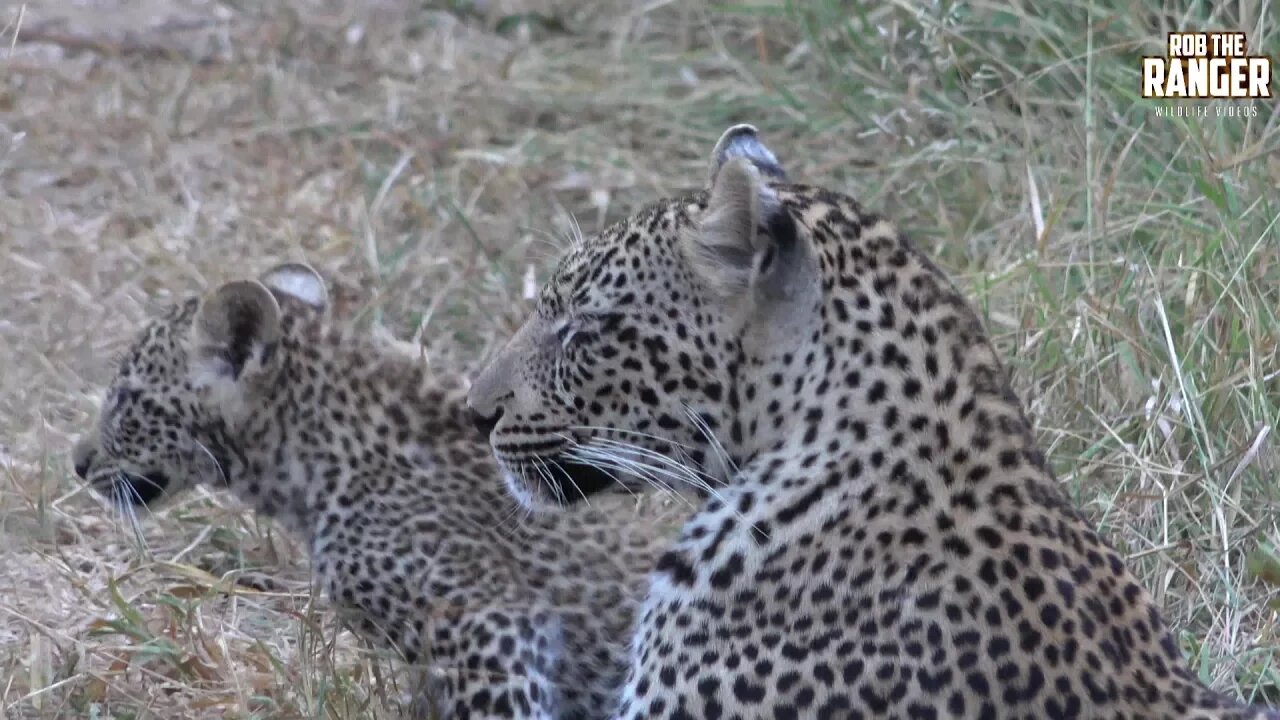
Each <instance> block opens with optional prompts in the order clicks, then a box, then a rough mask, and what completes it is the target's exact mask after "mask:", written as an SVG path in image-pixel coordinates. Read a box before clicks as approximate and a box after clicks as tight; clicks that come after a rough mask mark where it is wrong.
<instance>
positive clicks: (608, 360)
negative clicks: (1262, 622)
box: [470, 126, 1280, 720]
mask: <svg viewBox="0 0 1280 720" xmlns="http://www.w3.org/2000/svg"><path fill="white" fill-rule="evenodd" d="M712 157H713V160H712V163H711V173H710V175H711V182H710V187H709V189H708V190H707V191H704V192H700V193H697V194H694V195H691V196H688V197H681V198H677V199H671V200H665V201H662V202H659V203H657V204H655V205H653V206H651V207H649V208H648V209H646V210H643V211H641V212H639V213H638V214H636V215H634V216H633V217H630V218H628V219H626V220H624V221H622V222H620V223H618V224H616V225H614V226H612V227H610V228H608V229H606V230H604V231H603V232H602V233H601V234H600V235H599V236H597V237H594V238H591V239H588V240H586V241H585V242H583V243H582V244H581V245H580V246H578V247H575V248H573V249H572V250H571V251H570V252H569V253H568V254H567V255H566V256H565V258H564V259H563V260H562V262H561V263H560V265H559V267H558V269H557V270H556V272H555V274H554V275H553V277H552V278H551V279H550V281H549V282H548V283H547V284H546V286H545V287H544V288H543V289H542V291H541V295H540V298H539V300H538V304H537V307H536V309H535V311H534V313H533V315H532V317H530V319H529V320H528V321H527V322H526V323H525V324H524V326H523V327H522V328H521V329H520V330H519V331H518V332H517V333H516V335H515V336H514V337H513V339H512V340H511V341H510V343H509V344H508V345H507V346H506V347H505V348H504V349H503V350H502V351H501V352H500V353H499V354H498V356H497V357H496V358H494V359H493V360H492V362H491V363H490V365H489V367H488V369H487V370H486V371H485V372H484V373H482V374H481V376H480V377H479V378H478V379H477V381H476V383H475V385H474V386H473V388H472V391H471V395H470V404H471V406H472V408H473V409H474V410H475V412H476V413H477V414H478V415H479V416H480V417H482V418H484V419H485V420H486V421H487V422H488V424H489V426H490V428H491V444H492V446H493V449H494V453H495V456H496V457H497V458H498V460H499V461H500V463H501V464H502V465H503V466H504V467H505V468H506V469H507V470H508V471H509V472H510V473H511V474H512V476H513V478H515V481H516V482H517V483H518V484H519V485H520V486H521V492H522V494H523V495H524V496H525V497H527V498H530V499H531V501H532V502H534V503H538V504H540V505H546V504H548V501H549V500H552V499H561V498H567V499H573V498H574V497H575V496H576V495H575V493H573V492H566V488H568V487H570V486H571V485H576V486H577V487H580V488H582V489H584V491H588V492H589V491H590V490H591V489H600V488H603V487H607V486H608V485H610V484H611V483H612V482H613V481H614V480H617V481H619V482H622V483H624V484H627V485H629V486H632V487H641V486H644V485H646V484H649V483H648V482H647V481H649V480H651V479H652V478H650V477H648V476H646V474H645V472H643V471H640V472H628V469H629V468H630V469H631V470H636V468H635V467H634V466H633V465H628V464H627V463H626V462H617V461H614V462H611V461H610V459H609V458H607V457H604V456H603V455H602V454H600V453H597V454H596V455H593V456H590V457H589V458H587V460H590V461H589V462H587V461H584V457H586V456H584V455H583V453H582V452H581V450H580V449H581V448H584V447H588V448H589V447H597V448H599V447H614V448H621V447H622V443H624V442H625V443H626V444H628V445H630V446H632V447H631V449H630V450H626V451H623V450H619V452H622V453H624V455H625V453H630V454H631V455H629V456H626V457H634V456H636V455H637V454H643V455H644V456H645V457H649V456H650V455H656V454H660V455H663V456H665V457H667V458H670V459H674V460H675V461H677V462H679V463H682V464H686V465H688V466H689V467H691V468H692V472H690V473H689V475H690V476H696V477H700V478H705V477H711V478H715V479H718V480H721V481H722V483H723V484H720V485H716V484H713V483H708V484H707V486H706V487H704V488H702V489H703V492H704V495H705V496H706V497H705V499H704V501H703V503H702V505H701V507H700V509H699V510H698V512H697V513H696V514H695V515H694V516H693V517H692V519H690V520H689V522H688V523H687V525H686V526H685V527H684V530H683V532H682V535H681V537H680V538H679V540H678V542H677V543H676V544H675V545H674V547H673V548H672V549H671V550H670V551H669V552H667V553H666V554H665V555H664V556H663V558H662V559H661V561H660V562H659V565H658V568H657V572H656V573H655V575H654V577H653V579H652V581H651V584H650V587H649V591H648V596H647V599H646V601H645V604H644V609H643V612H642V617H641V619H640V624H639V628H638V630H637V633H636V636H635V639H634V652H633V657H632V662H633V666H632V669H631V673H630V676H629V680H628V682H627V685H626V687H625V689H624V691H623V696H622V700H621V705H620V709H619V711H618V716H619V717H621V718H627V719H639V718H672V719H677V718H678V719H692V718H698V719H699V720H701V719H719V718H724V719H729V718H736V719H741V720H745V719H748V718H779V719H781V718H889V717H892V718H920V719H924V718H961V717H968V718H1047V719H1055V720H1056V719H1062V718H1117V719H1119V718H1167V719H1169V720H1174V719H1178V720H1182V719H1184V718H1250V717H1270V718H1280V714H1278V713H1274V712H1268V711H1263V710H1260V709H1249V708H1245V707H1243V706H1241V705H1240V704H1239V703H1238V702H1237V701H1235V700H1234V699H1232V698H1228V697H1225V696H1224V695H1221V694H1219V693H1216V692H1213V691H1211V690H1210V689H1208V688H1206V687H1205V686H1204V685H1202V684H1201V683H1200V681H1199V680H1198V679H1197V678H1196V676H1195V675H1194V674H1192V672H1191V671H1190V670H1189V669H1188V667H1187V662H1186V660H1185V658H1183V656H1182V654H1181V653H1180V652H1179V649H1178V646H1177V644H1176V643H1175V642H1174V640H1173V637H1172V636H1171V635H1170V632H1169V629H1168V628H1167V627H1166V625H1165V623H1164V621H1163V620H1162V619H1161V616H1160V612H1159V610H1158V609H1157V608H1156V606H1155V604H1154V602H1153V601H1152V598H1151V596H1150V595H1149V594H1148V592H1147V591H1146V590H1145V589H1144V588H1143V587H1142V585H1141V584H1140V583H1139V582H1138V580H1137V579H1136V578H1135V577H1134V576H1133V574H1132V573H1130V571H1129V570H1128V569H1127V568H1126V566H1125V562H1124V560H1123V558H1122V557H1121V556H1120V555H1119V554H1118V553H1117V552H1116V550H1115V549H1114V548H1113V547H1112V546H1111V545H1109V544H1108V543H1107V541H1105V540H1104V539H1103V538H1102V537H1100V536H1099V535H1098V533H1097V532H1096V531H1095V529H1094V527H1093V525H1092V524H1091V523H1090V522H1089V521H1088V520H1087V519H1086V518H1084V517H1083V516H1082V515H1081V514H1080V513H1079V512H1078V511H1077V510H1076V509H1075V508H1074V507H1073V506H1072V505H1071V504H1070V502H1069V501H1068V500H1067V498H1066V497H1065V496H1064V493H1063V491H1062V490H1061V488H1060V485H1059V482H1058V481H1057V480H1056V479H1055V478H1054V476H1053V474H1052V473H1051V471H1050V469H1049V467H1048V466H1047V464H1046V462H1045V458H1044V456H1043V454H1042V453H1041V451H1040V450H1039V449H1038V448H1037V447H1036V443H1035V441H1034V439H1033V436H1032V431H1031V425H1030V423H1029V422H1028V420H1027V418H1026V416H1025V414H1024V412H1023V409H1022V406H1021V404H1020V401H1019V400H1018V398H1017V397H1015V395H1014V393H1013V392H1012V391H1011V390H1010V386H1009V384H1008V381H1007V379H1006V373H1005V370H1004V369H1003V368H1002V366H1001V363H1000V361H999V359H998V358H997V355H996V353H995V351H994V350H993V348H992V345H991V343H990V342H989V340H988V338H987V334H986V332H985V331H984V329H983V327H982V324H981V322H980V321H979V319H978V317H977V316H976V314H975V313H974V312H973V310H972V309H971V307H970V305H969V303H968V302H967V301H966V300H965V299H964V297H963V296H962V295H961V294H960V293H959V292H957V290H956V289H955V287H954V286H953V285H952V283H951V282H950V281H949V280H948V278H947V277H946V276H945V275H944V274H943V273H942V272H941V271H940V270H939V269H938V268H937V267H936V266H935V265H934V264H933V263H932V262H930V261H929V260H928V259H927V258H926V257H925V256H924V255H923V254H922V253H921V252H919V251H918V250H917V249H916V248H915V247H913V246H912V244H911V243H909V242H908V241H907V240H906V239H905V238H904V237H903V236H902V235H901V234H900V233H899V232H898V231H897V230H896V229H895V228H894V227H893V226H892V225H891V224H890V223H888V222H887V221H885V220H883V219H881V218H879V217H877V216H876V215H874V214H872V213H870V212H868V211H867V210H865V209H863V208H862V206H860V205H859V204H858V203H857V202H856V201H854V200H853V199H851V198H849V197H846V196H844V195H841V194H838V193H835V192H832V191H829V190H825V189H822V188H819V187H811V186H804V185H797V184H791V183H789V182H787V181H786V179H785V173H783V172H782V170H781V168H780V167H779V166H778V165H777V161H776V159H775V158H774V156H773V154H772V153H771V152H769V151H768V150H767V149H766V148H764V146H763V145H762V144H761V143H760V142H759V141H758V139H757V136H756V133H755V131H754V129H752V128H750V127H748V126H739V127H736V128H732V129H731V130H730V131H729V132H727V133H726V134H725V137H724V138H723V139H722V140H721V142H720V144H719V145H718V146H717V148H716V150H715V151H714V152H713V153H712ZM624 459H625V457H624ZM552 461H557V462H556V463H553V464H557V465H558V466H559V467H562V468H564V472H562V473H560V474H558V475H556V476H554V477H552V478H550V479H547V478H545V477H541V476H538V475H536V474H533V473H530V472H527V468H529V467H532V466H535V465H538V464H546V463H549V462H552ZM658 464H659V465H660V464H661V463H658ZM605 470H607V471H608V472H607V473H602V471H605ZM641 470H642V469H641ZM605 475H607V476H608V477H606V476H605Z"/></svg>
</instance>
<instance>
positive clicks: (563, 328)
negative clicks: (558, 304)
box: [555, 317, 581, 349]
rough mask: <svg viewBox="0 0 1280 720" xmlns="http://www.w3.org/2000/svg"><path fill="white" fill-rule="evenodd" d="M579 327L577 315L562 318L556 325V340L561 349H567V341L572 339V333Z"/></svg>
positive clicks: (575, 332) (579, 322)
mask: <svg viewBox="0 0 1280 720" xmlns="http://www.w3.org/2000/svg"><path fill="white" fill-rule="evenodd" d="M580 329H581V318H577V317H570V318H564V319H563V320H561V321H560V322H559V323H558V324H557V325H556V329H555V335H556V340H557V341H558V342H559V343H560V347H561V349H568V347H569V343H570V342H572V341H573V337H574V335H576V334H577V333H578V331H579V330H580Z"/></svg>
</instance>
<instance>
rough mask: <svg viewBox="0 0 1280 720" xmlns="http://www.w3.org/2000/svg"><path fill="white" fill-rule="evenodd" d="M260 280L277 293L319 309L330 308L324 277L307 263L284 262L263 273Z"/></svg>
mask: <svg viewBox="0 0 1280 720" xmlns="http://www.w3.org/2000/svg"><path fill="white" fill-rule="evenodd" d="M258 281H259V282H261V283H262V284H263V285H266V286H267V288H269V289H270V290H272V291H273V292H275V293H276V294H277V295H283V296H288V297H291V298H294V299H295V300H299V301H301V302H303V303H306V304H307V305H309V306H311V307H312V308H314V309H316V310H317V311H320V312H324V311H325V310H328V309H329V290H328V288H326V287H325V284H324V278H322V277H320V273H318V272H316V271H315V268H313V267H311V266H310V265H307V264H305V263H292V262H291V263H283V264H281V265H277V266H275V267H273V268H271V269H270V270H268V271H266V272H265V273H263V274H262V275H261V276H260V277H259V278H258Z"/></svg>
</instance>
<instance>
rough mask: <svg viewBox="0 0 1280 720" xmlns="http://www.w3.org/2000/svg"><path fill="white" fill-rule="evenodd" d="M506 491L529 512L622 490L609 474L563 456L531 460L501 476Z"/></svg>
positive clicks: (566, 504)
mask: <svg viewBox="0 0 1280 720" xmlns="http://www.w3.org/2000/svg"><path fill="white" fill-rule="evenodd" d="M503 480H504V481H505V483H506V485H507V490H508V491H509V492H510V493H511V495H512V496H514V497H515V499H516V500H517V501H518V502H520V504H521V505H524V506H525V507H527V508H529V509H537V508H538V507H540V506H544V505H547V504H553V505H555V506H558V507H568V506H570V505H573V504H575V503H579V502H582V501H584V500H589V499H590V497H591V496H592V495H595V494H597V493H601V492H605V491H608V490H612V489H618V488H621V487H623V486H622V484H621V483H620V482H619V481H618V478H617V477H615V476H614V475H613V474H612V473H610V472H608V471H606V470H603V469H601V468H599V467H596V466H594V465H589V464H587V463H583V462H579V461H577V460H571V459H569V458H567V457H564V456H552V457H548V458H534V459H532V460H526V461H524V462H521V463H520V464H519V467H517V468H510V467H509V468H508V469H507V471H506V472H504V473H503Z"/></svg>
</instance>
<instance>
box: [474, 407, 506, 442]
mask: <svg viewBox="0 0 1280 720" xmlns="http://www.w3.org/2000/svg"><path fill="white" fill-rule="evenodd" d="M502 413H503V410H502V406H498V407H497V408H495V409H494V412H493V414H492V415H487V416H486V415H485V414H483V413H481V412H480V411H479V410H476V409H474V408H472V410H471V422H472V423H474V424H475V426H476V430H477V431H478V432H479V433H480V437H481V438H482V439H483V440H484V441H485V442H488V441H489V435H490V434H491V433H493V429H494V428H496V427H498V421H499V420H501V419H502Z"/></svg>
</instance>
